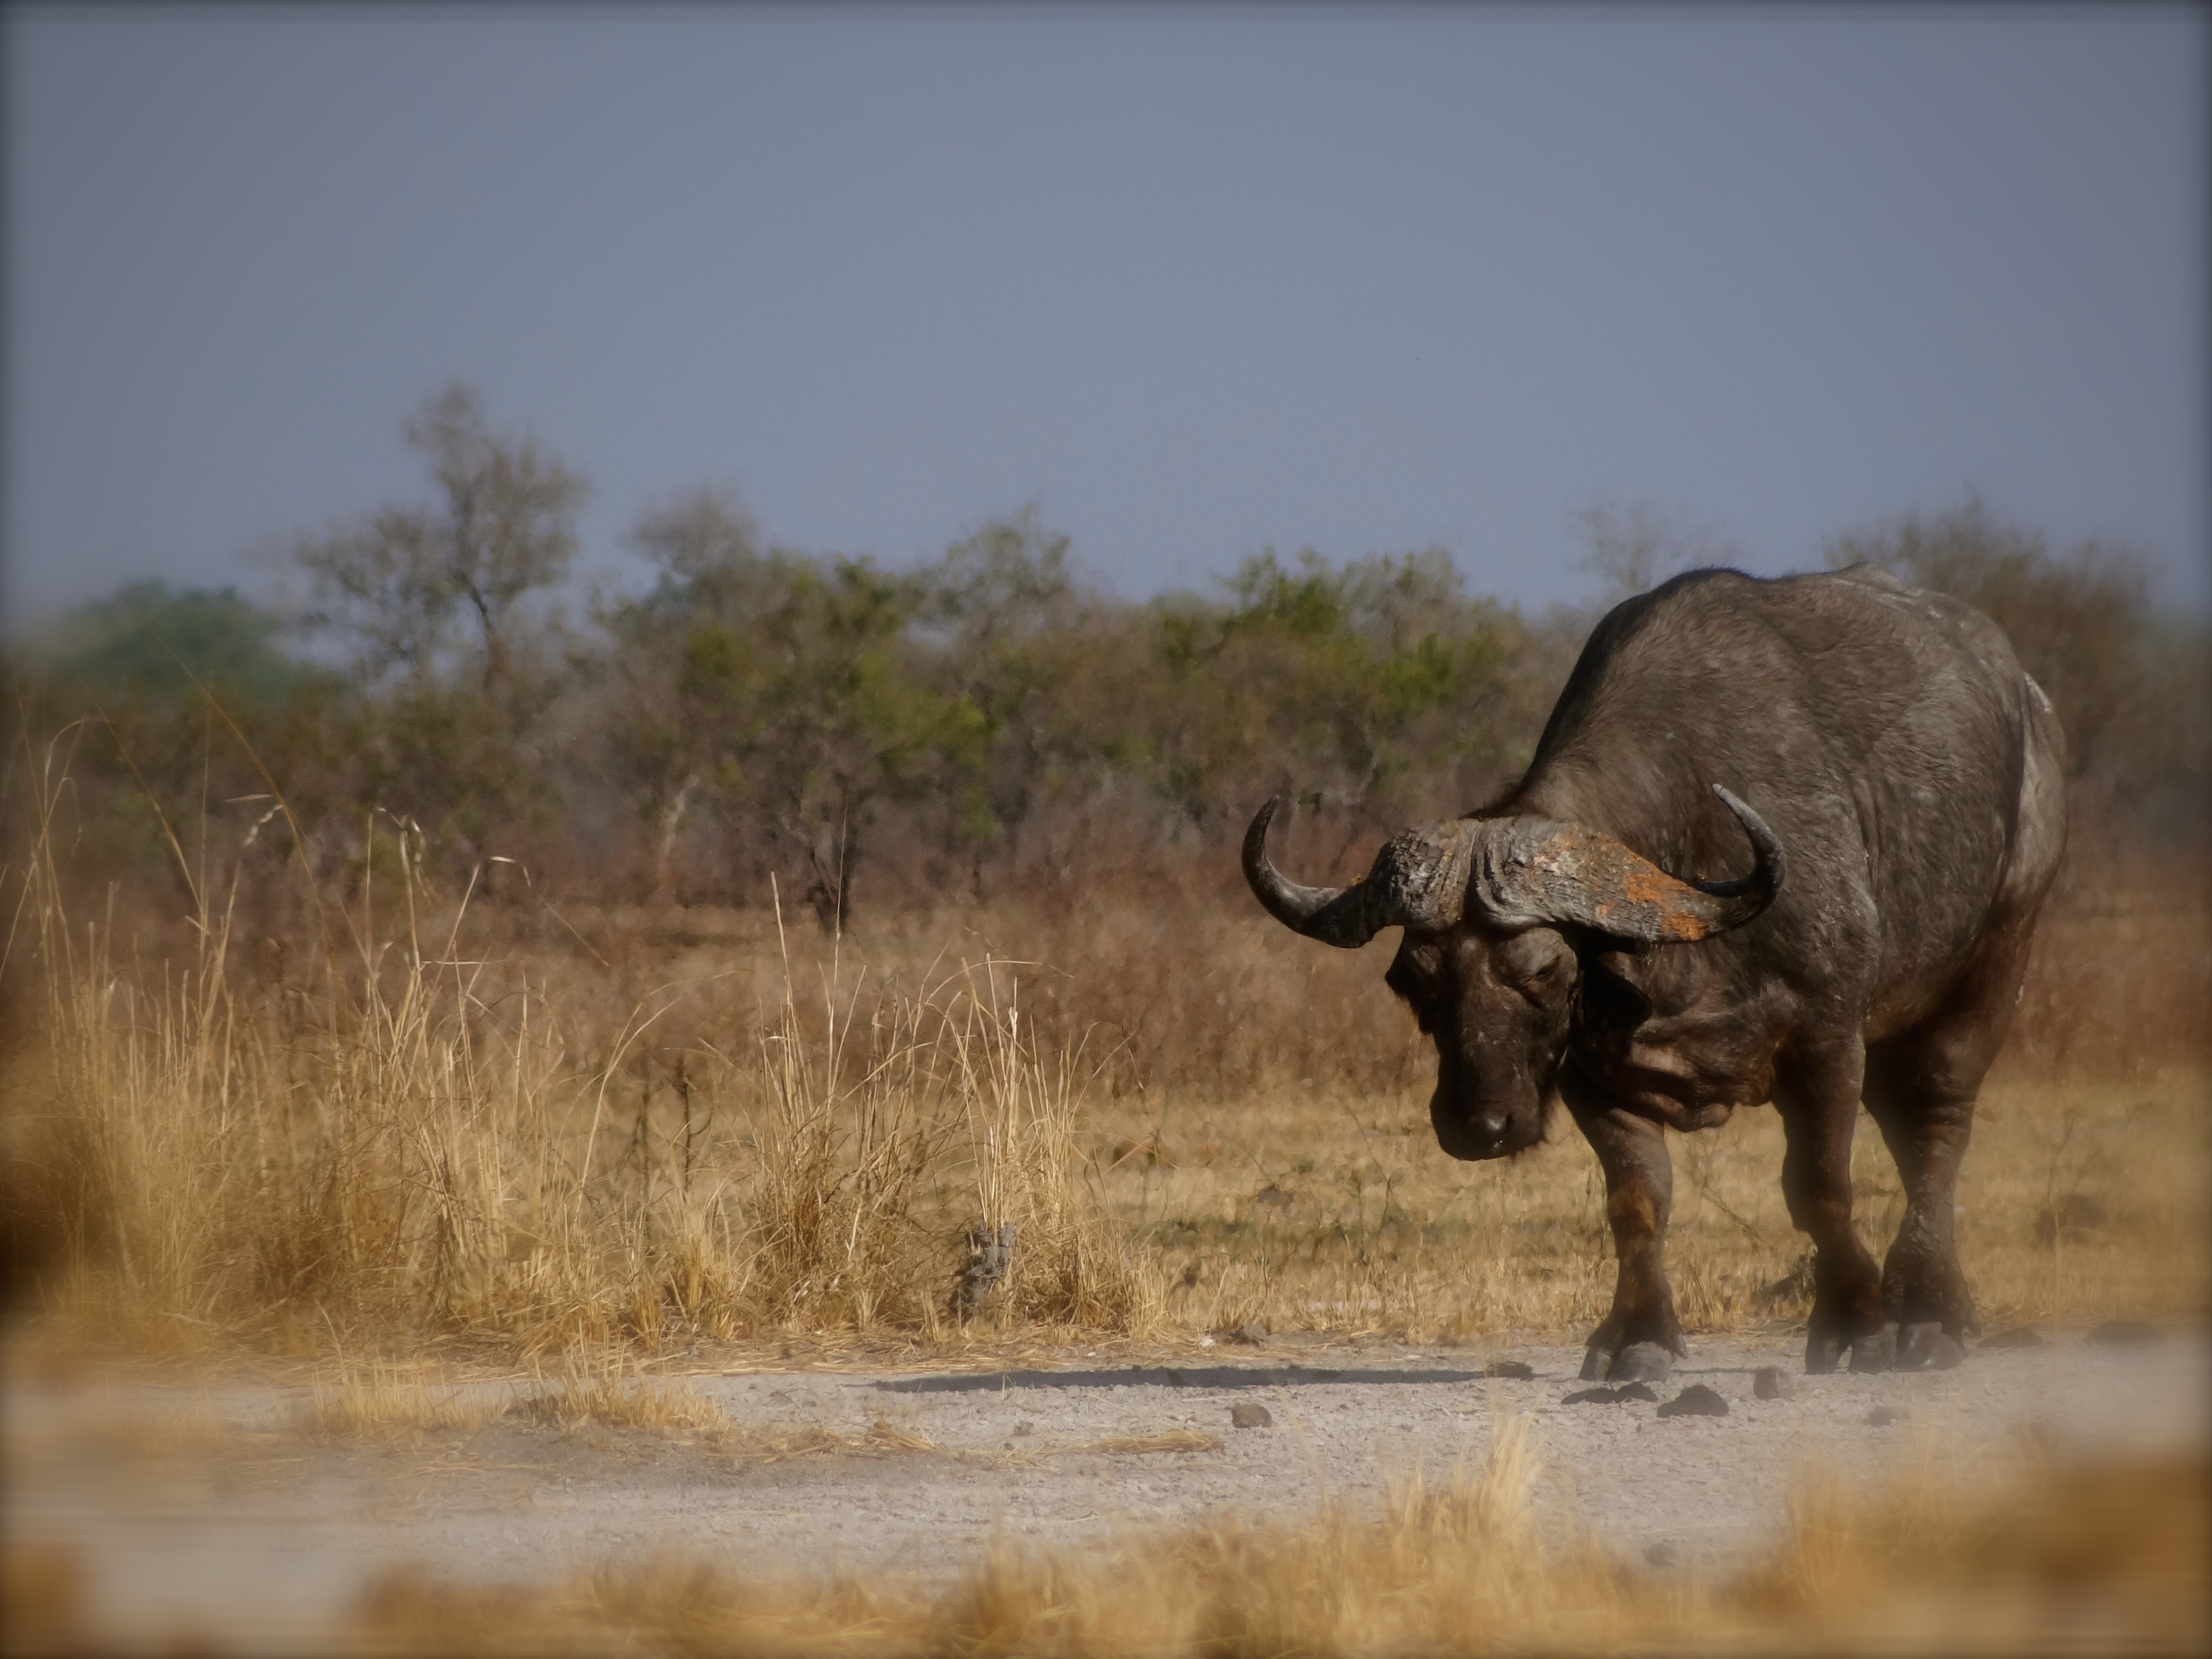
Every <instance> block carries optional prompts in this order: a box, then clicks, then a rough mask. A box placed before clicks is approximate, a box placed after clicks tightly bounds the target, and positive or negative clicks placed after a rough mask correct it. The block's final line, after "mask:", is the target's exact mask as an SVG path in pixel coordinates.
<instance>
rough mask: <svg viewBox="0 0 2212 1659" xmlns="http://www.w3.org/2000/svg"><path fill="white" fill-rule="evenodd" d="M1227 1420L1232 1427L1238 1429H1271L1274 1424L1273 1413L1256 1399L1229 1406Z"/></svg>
mask: <svg viewBox="0 0 2212 1659" xmlns="http://www.w3.org/2000/svg"><path fill="white" fill-rule="evenodd" d="M1229 1421H1230V1424H1231V1426H1232V1427H1235V1428H1239V1429H1272V1428H1273V1427H1274V1426H1275V1418H1274V1413H1272V1412H1270V1411H1269V1410H1268V1409H1267V1407H1265V1406H1262V1405H1261V1404H1259V1403H1258V1402H1257V1401H1245V1402H1244V1403H1243V1404H1242V1405H1237V1406H1231V1407H1230V1408H1229Z"/></svg>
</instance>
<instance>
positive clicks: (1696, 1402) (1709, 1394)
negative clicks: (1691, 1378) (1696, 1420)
mask: <svg viewBox="0 0 2212 1659" xmlns="http://www.w3.org/2000/svg"><path fill="white" fill-rule="evenodd" d="M1728 1414H1729V1403H1728V1401H1725V1400H1723V1399H1722V1398H1721V1397H1720V1395H1717V1393H1715V1392H1714V1391H1713V1390H1712V1389H1709V1388H1707V1387H1706V1386H1705V1384H1704V1383H1691V1384H1690V1386H1689V1387H1688V1388H1686V1389H1683V1390H1682V1392H1681V1393H1680V1394H1678V1395H1675V1396H1674V1398H1673V1399H1672V1400H1670V1401H1668V1402H1667V1403H1666V1404H1665V1405H1663V1406H1662V1407H1660V1408H1659V1415H1660V1416H1662V1417H1726V1416H1727V1415H1728Z"/></svg>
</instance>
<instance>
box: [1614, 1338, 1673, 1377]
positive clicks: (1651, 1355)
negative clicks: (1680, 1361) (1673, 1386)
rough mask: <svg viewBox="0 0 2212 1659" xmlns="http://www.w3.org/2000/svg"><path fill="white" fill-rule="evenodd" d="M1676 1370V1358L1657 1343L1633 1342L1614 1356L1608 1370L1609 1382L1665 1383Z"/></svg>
mask: <svg viewBox="0 0 2212 1659" xmlns="http://www.w3.org/2000/svg"><path fill="white" fill-rule="evenodd" d="M1673 1370H1674V1355H1673V1354H1671V1353H1669V1352H1667V1350H1666V1349H1665V1348H1664V1347H1663V1346H1661V1345H1660V1344H1659V1343H1656V1342H1632V1343H1630V1344H1629V1345H1628V1346H1626V1347H1625V1348H1623V1349H1622V1350H1621V1351H1620V1352H1619V1353H1617V1354H1615V1355H1613V1364H1611V1365H1610V1366H1608V1367H1607V1369H1606V1373H1605V1376H1606V1381H1607V1382H1608V1383H1664V1382H1665V1381H1666V1380H1667V1378H1668V1375H1669V1373H1671V1372H1672V1371H1673Z"/></svg>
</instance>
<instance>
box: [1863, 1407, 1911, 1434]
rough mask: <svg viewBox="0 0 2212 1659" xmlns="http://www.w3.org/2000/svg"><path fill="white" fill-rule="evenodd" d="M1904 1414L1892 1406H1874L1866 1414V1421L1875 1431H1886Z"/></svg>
mask: <svg viewBox="0 0 2212 1659" xmlns="http://www.w3.org/2000/svg"><path fill="white" fill-rule="evenodd" d="M1904 1415H1905V1413H1903V1412H1901V1411H1899V1410H1898V1408H1897V1407H1894V1406H1876V1407H1875V1408H1874V1409H1873V1410H1872V1411H1870V1412H1869V1413H1867V1421H1868V1422H1869V1423H1871V1424H1873V1425H1875V1427H1876V1428H1877V1429H1886V1428H1887V1427H1888V1426H1889V1425H1891V1424H1893V1423H1894V1422H1896V1421H1897V1419H1899V1418H1900V1417H1902V1416H1904Z"/></svg>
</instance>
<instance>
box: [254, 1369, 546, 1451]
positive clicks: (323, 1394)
mask: <svg viewBox="0 0 2212 1659" xmlns="http://www.w3.org/2000/svg"><path fill="white" fill-rule="evenodd" d="M501 1409H502V1406H501V1402H500V1401H497V1400H495V1399H493V1398H490V1397H489V1396H488V1395H485V1394H484V1393H483V1391H482V1390H467V1389H459V1388H455V1387H453V1386H450V1385H446V1384H441V1383H434V1382H433V1381H432V1380H431V1378H430V1376H428V1373H427V1370H426V1368H425V1367H423V1366H421V1365H417V1364H406V1363H403V1362H394V1361H386V1360H379V1359H370V1360H367V1361H342V1362H341V1363H340V1364H339V1365H338V1366H337V1370H336V1373H335V1375H331V1376H317V1377H315V1378H314V1379H313V1382H312V1383H311V1384H310V1391H309V1395H308V1398H307V1401H306V1403H305V1405H304V1406H303V1407H302V1408H301V1411H300V1413H299V1414H298V1419H297V1425H298V1427H299V1429H300V1431H301V1432H302V1433H304V1434H306V1435H307V1436H308V1437H310V1438H312V1439H316V1440H325V1441H331V1440H345V1439H354V1438H360V1437H384V1436H406V1437H415V1436H419V1435H422V1434H431V1433H437V1432H440V1431H447V1430H456V1429H461V1430H465V1429H477V1428H482V1427H483V1425H485V1424H487V1423H489V1422H491V1421H492V1420H493V1419H495V1418H496V1417H498V1416H499V1415H500V1413H501Z"/></svg>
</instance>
